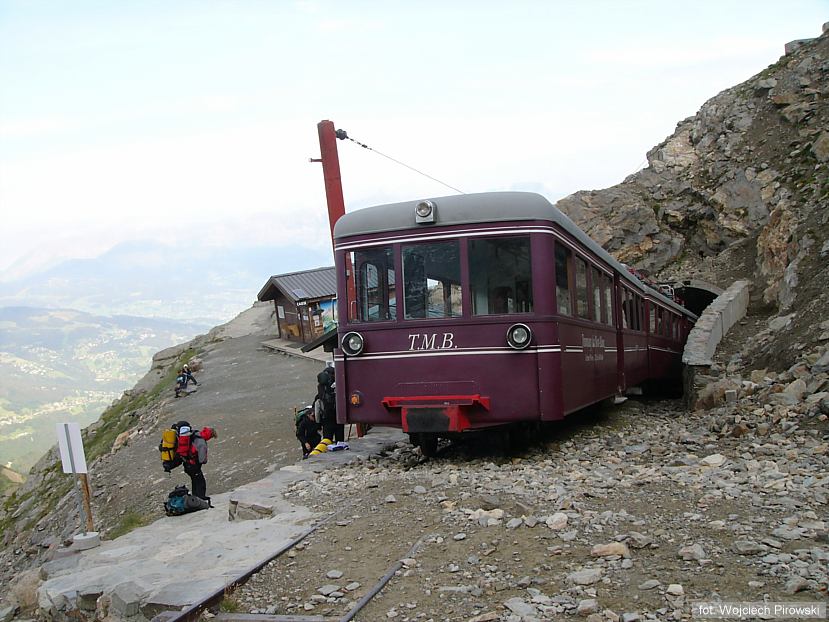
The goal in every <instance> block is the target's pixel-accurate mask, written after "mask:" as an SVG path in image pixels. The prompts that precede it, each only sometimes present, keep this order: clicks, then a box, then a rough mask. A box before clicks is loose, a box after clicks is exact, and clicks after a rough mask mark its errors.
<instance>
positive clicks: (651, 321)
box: [648, 302, 656, 335]
mask: <svg viewBox="0 0 829 622" xmlns="http://www.w3.org/2000/svg"><path fill="white" fill-rule="evenodd" d="M648 332H650V334H651V335H655V334H656V305H655V304H654V303H653V302H648Z"/></svg>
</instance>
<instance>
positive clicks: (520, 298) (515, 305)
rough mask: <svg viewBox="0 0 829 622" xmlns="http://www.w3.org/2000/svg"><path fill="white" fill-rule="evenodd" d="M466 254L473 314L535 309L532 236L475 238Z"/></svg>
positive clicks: (469, 244)
mask: <svg viewBox="0 0 829 622" xmlns="http://www.w3.org/2000/svg"><path fill="white" fill-rule="evenodd" d="M487 247H488V248H487ZM466 254H467V261H468V265H469V293H470V299H471V302H472V315H473V316H478V317H480V316H486V315H517V314H526V313H532V312H533V310H534V307H535V303H534V296H533V263H532V238H531V237H530V235H528V234H523V235H509V236H492V237H476V238H471V239H469V240H468V242H467V250H466ZM499 255H500V257H499ZM510 263H511V264H512V265H509V264H510Z"/></svg>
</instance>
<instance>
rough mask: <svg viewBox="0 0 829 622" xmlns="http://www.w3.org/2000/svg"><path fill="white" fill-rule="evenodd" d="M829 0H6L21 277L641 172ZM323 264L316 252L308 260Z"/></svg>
mask: <svg viewBox="0 0 829 622" xmlns="http://www.w3.org/2000/svg"><path fill="white" fill-rule="evenodd" d="M827 21H829V0H790V1H788V2H780V1H779V0H777V1H765V0H753V1H745V2H743V1H733V0H731V1H730V0H711V1H709V0H699V1H695V2H676V1H671V0H661V1H658V2H657V1H650V0H640V1H631V2H626V1H624V0H614V1H598V0H583V1H581V2H575V1H568V2H564V1H559V0H546V1H537V2H536V1H525V0H514V1H512V2H506V1H498V2H490V1H487V0H470V1H465V0H463V1H461V0H459V1H452V0H443V1H431V0H422V1H419V2H403V1H394V0H387V1H385V2H379V1H377V2H361V1H351V0H339V1H324V0H302V1H288V0H284V1H282V0H272V1H264V0H236V1H233V2H230V1H215V0H214V1H211V0H199V1H190V0H176V1H173V2H170V1H169V0H164V1H153V0H136V1H134V2H112V1H111V0H102V1H91V0H73V1H72V2H64V1H62V0H54V1H49V0H42V1H38V0H0V280H9V279H12V278H16V277H19V276H22V275H23V274H25V273H26V272H27V271H31V270H35V269H36V268H38V267H42V266H43V265H46V264H48V263H50V262H54V261H56V260H59V259H63V258H80V257H93V256H96V255H98V254H100V253H102V252H104V251H106V250H108V249H109V248H110V247H112V246H113V245H115V244H117V243H120V242H124V241H133V240H136V239H152V240H156V241H161V242H166V243H170V244H177V243H179V244H180V243H182V241H184V240H189V241H190V242H192V241H193V240H199V241H201V242H202V243H204V244H205V245H212V246H221V245H242V244H246V245H249V246H256V245H278V246H297V247H305V248H309V249H316V250H320V249H327V248H330V237H329V233H328V222H327V212H326V208H325V194H324V186H323V179H322V170H321V167H320V165H319V164H315V163H310V162H309V161H308V160H309V158H312V157H319V144H318V137H317V127H316V126H317V123H318V122H319V121H321V120H323V119H330V120H332V121H333V122H334V123H335V125H336V127H337V128H339V129H344V130H346V131H347V132H348V134H349V136H351V137H352V138H354V139H356V140H358V141H360V142H362V143H365V144H367V145H369V146H370V147H372V148H373V149H374V150H375V151H369V150H366V149H363V148H361V147H359V146H358V145H356V144H355V143H352V142H348V141H339V142H338V148H339V157H340V165H341V170H342V176H343V191H344V196H345V201H346V210H347V211H352V210H354V209H359V208H361V207H366V206H368V205H374V204H379V203H387V202H393V201H403V200H410V199H418V198H424V197H438V196H443V195H446V194H453V193H454V191H453V190H451V189H450V188H448V187H446V186H444V185H441V184H440V183H438V182H436V181H434V180H432V179H429V178H427V177H424V176H422V175H418V174H417V173H414V172H413V171H411V170H409V169H407V168H405V167H403V166H401V165H399V164H397V163H395V162H393V161H391V160H389V159H387V158H385V157H383V156H382V155H380V154H383V155H386V156H389V157H391V158H394V159H396V160H398V161H400V162H403V163H405V164H407V165H409V166H411V167H414V168H416V169H418V170H420V171H423V172H425V173H427V174H428V175H430V176H432V177H434V178H436V179H439V180H441V181H442V182H444V183H445V184H448V185H449V186H452V187H454V188H458V189H460V190H462V191H463V192H467V193H470V192H484V191H491V190H530V191H535V192H539V193H541V194H543V195H545V196H546V197H548V198H549V199H550V200H551V201H555V200H557V199H559V198H561V197H563V196H566V195H568V194H571V193H573V192H576V191H578V190H587V189H599V188H604V187H608V186H611V185H614V184H616V183H619V182H621V181H622V180H623V179H624V178H625V177H626V176H628V175H629V174H631V173H633V172H635V171H636V170H638V169H639V168H641V167H642V166H643V165H644V164H645V154H646V152H647V151H648V150H649V149H650V148H651V147H653V146H654V145H656V144H658V143H659V142H661V141H662V140H664V139H665V138H666V137H667V136H669V135H670V134H671V133H672V132H673V130H674V128H675V126H676V124H677V122H679V121H680V120H682V119H684V118H686V117H688V116H691V115H693V114H695V113H696V112H697V110H698V109H699V107H700V106H701V105H702V104H703V103H704V102H705V101H706V100H708V99H710V98H711V97H713V96H715V95H716V94H717V93H718V92H720V91H721V90H723V89H725V88H728V87H730V86H733V85H735V84H738V83H739V82H742V81H744V80H746V79H748V78H749V77H751V76H752V75H754V74H756V73H758V72H760V71H761V70H763V69H764V68H765V67H767V66H768V65H770V64H772V63H774V62H776V61H777V60H778V59H779V57H780V56H781V55H782V54H783V46H784V44H785V43H786V42H788V41H791V40H794V39H802V38H809V37H815V36H818V35H819V34H820V32H821V25H822V24H823V23H824V22H827ZM309 267H314V266H309Z"/></svg>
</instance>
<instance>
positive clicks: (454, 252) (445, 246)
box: [403, 241, 463, 320]
mask: <svg viewBox="0 0 829 622" xmlns="http://www.w3.org/2000/svg"><path fill="white" fill-rule="evenodd" d="M403 303H404V304H403V308H404V313H405V318H406V319H407V320H411V319H418V318H445V317H460V316H461V315H462V314H463V306H462V301H461V256H460V245H459V243H458V242H457V241H453V242H433V243H429V244H411V245H408V246H404V247H403Z"/></svg>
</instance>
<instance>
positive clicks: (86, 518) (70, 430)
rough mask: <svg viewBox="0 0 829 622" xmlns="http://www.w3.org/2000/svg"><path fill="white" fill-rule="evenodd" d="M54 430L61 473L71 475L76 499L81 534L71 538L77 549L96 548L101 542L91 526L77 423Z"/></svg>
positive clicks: (57, 425) (86, 483)
mask: <svg viewBox="0 0 829 622" xmlns="http://www.w3.org/2000/svg"><path fill="white" fill-rule="evenodd" d="M55 429H56V432H57V435H58V450H59V451H60V461H61V463H62V464H63V472H64V473H71V474H72V475H73V477H74V480H75V493H76V495H77V497H78V511H79V513H80V518H81V530H82V531H83V534H82V535H81V536H78V535H75V536H74V537H73V540H74V544H75V546H76V548H79V549H88V548H92V547H94V546H98V545H99V544H100V543H101V540H100V538H99V537H98V532H96V531H95V530H94V526H93V524H92V507H91V504H90V496H91V495H90V492H89V478H88V477H87V475H86V474H87V468H86V456H85V455H84V451H83V439H81V428H80V426H79V425H78V424H77V423H58V424H56V425H55ZM79 481H80V484H79ZM81 489H83V499H81ZM87 532H89V533H87Z"/></svg>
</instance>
